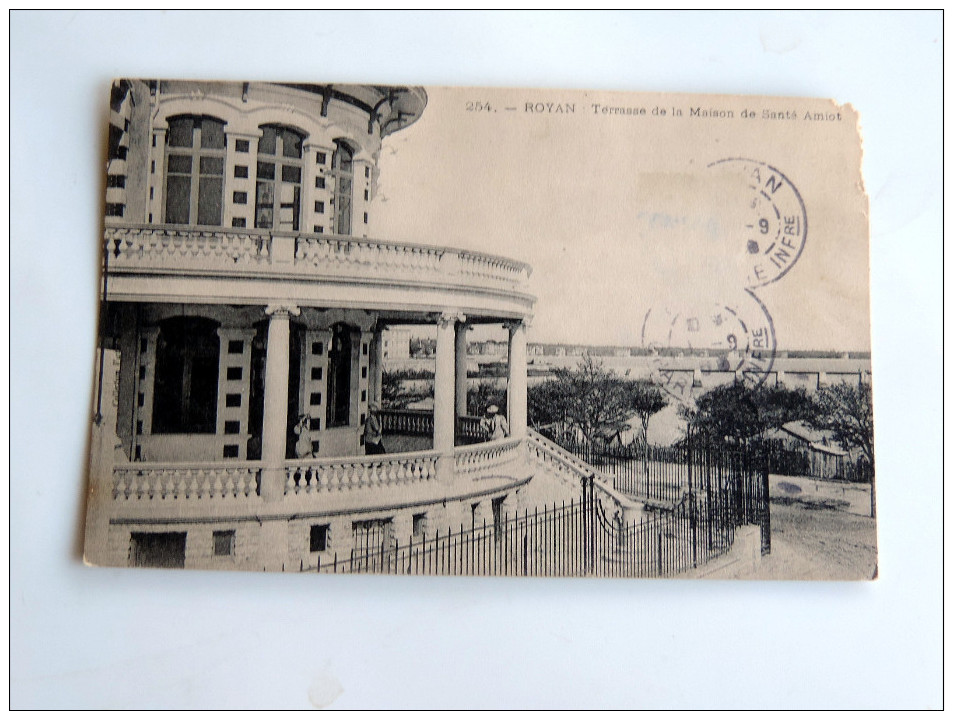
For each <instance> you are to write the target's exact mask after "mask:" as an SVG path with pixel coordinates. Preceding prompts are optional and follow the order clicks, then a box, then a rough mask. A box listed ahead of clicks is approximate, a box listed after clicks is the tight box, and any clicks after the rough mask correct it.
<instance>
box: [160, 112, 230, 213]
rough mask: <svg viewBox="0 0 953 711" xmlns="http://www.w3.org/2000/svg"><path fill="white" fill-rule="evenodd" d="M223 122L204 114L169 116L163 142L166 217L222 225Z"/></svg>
mask: <svg viewBox="0 0 953 711" xmlns="http://www.w3.org/2000/svg"><path fill="white" fill-rule="evenodd" d="M224 174H225V124H224V123H222V122H221V121H218V120H216V119H213V118H207V117H204V116H176V117H174V118H170V119H169V137H168V141H167V142H166V179H165V221H166V222H167V223H169V224H173V225H221V224H222V193H223V190H224V184H225V181H224Z"/></svg>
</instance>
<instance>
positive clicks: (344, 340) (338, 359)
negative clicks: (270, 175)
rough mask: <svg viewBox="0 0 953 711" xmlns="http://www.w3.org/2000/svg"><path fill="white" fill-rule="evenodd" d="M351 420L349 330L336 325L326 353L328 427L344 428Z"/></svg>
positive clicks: (340, 324)
mask: <svg viewBox="0 0 953 711" xmlns="http://www.w3.org/2000/svg"><path fill="white" fill-rule="evenodd" d="M350 419H351V329H350V328H349V327H348V326H347V325H346V324H343V323H337V324H335V325H334V327H333V328H332V329H331V347H330V350H329V351H328V415H327V422H328V427H345V426H347V425H348V424H349V423H350Z"/></svg>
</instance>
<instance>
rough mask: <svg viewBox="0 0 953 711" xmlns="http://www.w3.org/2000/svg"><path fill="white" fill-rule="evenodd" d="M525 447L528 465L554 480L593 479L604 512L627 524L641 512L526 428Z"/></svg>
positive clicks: (578, 461) (585, 467) (598, 476)
mask: <svg viewBox="0 0 953 711" xmlns="http://www.w3.org/2000/svg"><path fill="white" fill-rule="evenodd" d="M526 445H527V451H528V456H529V457H530V461H533V462H534V463H536V464H537V465H539V466H541V467H545V468H546V469H548V470H549V471H550V472H552V473H553V474H554V475H556V476H561V477H563V478H564V479H566V480H570V481H579V480H580V479H585V478H589V477H593V479H592V482H593V487H594V489H595V492H596V495H597V496H598V497H599V499H600V500H601V501H602V503H603V505H604V506H606V508H607V510H609V511H612V512H615V511H619V512H620V513H622V514H623V515H624V516H625V517H626V520H631V519H632V517H633V516H635V515H637V514H638V512H639V511H640V510H641V508H642V507H641V505H640V504H638V503H636V502H634V501H632V500H631V499H629V498H628V497H627V496H625V495H624V494H622V493H620V492H618V491H616V490H615V488H613V486H612V485H611V484H610V483H609V482H608V481H606V479H605V477H604V476H603V475H602V474H600V473H599V472H598V471H596V470H595V469H593V468H592V467H590V466H589V465H588V464H586V463H585V462H584V461H582V460H581V459H579V457H577V456H575V455H573V454H571V453H569V452H567V451H566V450H565V449H563V448H562V447H560V446H559V445H557V444H555V443H554V442H551V441H550V440H548V439H546V438H545V437H543V436H542V435H540V434H539V433H538V432H536V431H535V430H533V429H532V428H527V434H526Z"/></svg>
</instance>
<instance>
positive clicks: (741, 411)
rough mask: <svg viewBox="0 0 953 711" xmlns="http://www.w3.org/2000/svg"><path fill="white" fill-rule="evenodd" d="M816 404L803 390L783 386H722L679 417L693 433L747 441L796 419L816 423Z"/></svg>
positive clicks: (697, 401) (739, 383)
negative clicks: (814, 421)
mask: <svg viewBox="0 0 953 711" xmlns="http://www.w3.org/2000/svg"><path fill="white" fill-rule="evenodd" d="M816 409H817V408H816V405H815V404H814V402H813V401H812V400H811V398H810V397H809V396H808V395H807V393H806V392H805V391H804V390H802V389H798V390H790V389H788V388H786V387H784V385H778V386H775V387H753V386H751V385H748V384H747V383H745V382H744V381H736V382H734V383H730V384H727V385H719V386H717V387H714V388H712V389H711V390H709V391H708V392H706V393H704V394H702V395H700V396H699V397H698V398H697V399H696V401H695V406H694V407H687V406H682V407H681V408H680V409H679V414H680V415H681V416H682V418H683V419H684V420H686V422H688V424H689V425H690V426H691V427H692V430H693V431H694V433H697V434H698V435H701V436H703V437H709V438H712V439H715V440H728V441H732V442H746V441H748V440H750V439H752V438H757V439H759V440H760V439H763V438H764V435H765V433H767V432H768V431H769V430H771V429H775V428H778V427H780V426H781V425H783V424H784V423H786V422H792V421H794V420H807V421H809V422H810V421H813V419H814V414H815V412H816Z"/></svg>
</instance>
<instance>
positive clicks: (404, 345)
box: [381, 328, 410, 361]
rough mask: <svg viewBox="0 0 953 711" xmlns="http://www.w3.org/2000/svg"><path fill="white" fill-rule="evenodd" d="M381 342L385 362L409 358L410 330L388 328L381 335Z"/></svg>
mask: <svg viewBox="0 0 953 711" xmlns="http://www.w3.org/2000/svg"><path fill="white" fill-rule="evenodd" d="M381 340H382V343H381V348H382V350H383V354H382V357H383V359H384V360H385V361H387V360H404V359H406V358H410V329H408V328H388V329H386V330H385V331H384V332H383V333H382V334H381Z"/></svg>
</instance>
